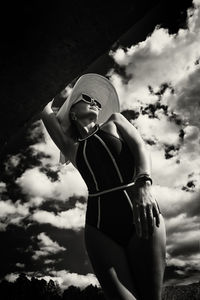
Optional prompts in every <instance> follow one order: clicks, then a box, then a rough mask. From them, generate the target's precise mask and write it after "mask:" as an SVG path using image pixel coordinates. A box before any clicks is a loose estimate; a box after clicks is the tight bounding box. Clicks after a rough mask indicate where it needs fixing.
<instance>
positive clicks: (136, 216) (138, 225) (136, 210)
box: [133, 204, 142, 237]
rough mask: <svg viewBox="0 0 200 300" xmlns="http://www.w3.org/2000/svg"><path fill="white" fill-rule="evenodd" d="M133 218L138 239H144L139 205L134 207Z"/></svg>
mask: <svg viewBox="0 0 200 300" xmlns="http://www.w3.org/2000/svg"><path fill="white" fill-rule="evenodd" d="M133 218H134V223H135V230H136V234H137V236H138V237H142V226H141V218H140V209H139V204H135V205H134V206H133Z"/></svg>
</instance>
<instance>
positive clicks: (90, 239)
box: [85, 225, 136, 300]
mask: <svg viewBox="0 0 200 300" xmlns="http://www.w3.org/2000/svg"><path fill="white" fill-rule="evenodd" d="M85 243H86V248H87V252H88V256H89V258H90V261H91V264H92V266H93V269H94V272H95V274H96V276H97V279H98V280H99V283H100V285H101V287H102V289H103V291H104V292H105V295H106V296H107V298H108V299H109V300H136V297H135V296H134V295H136V291H135V290H136V289H135V287H134V285H133V282H134V281H133V278H132V274H131V273H130V270H129V266H128V262H127V257H126V254H125V250H124V248H123V247H122V246H120V245H119V244H118V243H116V242H115V241H113V240H112V239H111V238H109V237H108V236H107V235H105V234H103V233H102V232H101V231H99V230H98V229H96V228H95V227H93V226H90V225H86V228H85Z"/></svg>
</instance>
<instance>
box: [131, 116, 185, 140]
mask: <svg viewBox="0 0 200 300" xmlns="http://www.w3.org/2000/svg"><path fill="white" fill-rule="evenodd" d="M159 117H160V118H159V119H157V118H149V117H148V116H147V115H142V114H141V115H140V116H139V117H138V119H136V120H135V121H134V123H135V124H136V126H137V127H138V130H139V132H140V134H141V135H142V137H143V138H144V139H151V140H153V141H154V142H156V143H161V144H166V145H176V144H178V143H179V131H180V126H177V125H176V124H175V123H173V122H170V121H169V120H168V119H167V117H166V116H165V115H160V116H159Z"/></svg>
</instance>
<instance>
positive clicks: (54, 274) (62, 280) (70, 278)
mask: <svg viewBox="0 0 200 300" xmlns="http://www.w3.org/2000/svg"><path fill="white" fill-rule="evenodd" d="M18 276H19V274H18V273H11V274H7V275H6V276H5V277H4V278H5V279H6V280H7V281H9V282H14V281H15V280H16V279H17V277H18ZM26 276H27V278H28V279H29V280H30V279H31V277H32V276H34V277H35V278H37V279H39V280H41V279H44V280H46V281H47V282H49V280H53V281H55V282H58V284H59V285H60V287H61V289H62V290H65V289H67V288H68V287H69V286H71V285H73V286H76V287H80V288H81V289H84V288H86V287H87V286H88V285H90V284H92V285H93V286H98V287H99V286H100V285H99V282H98V280H97V278H96V276H95V275H94V274H92V273H88V274H86V275H82V274H77V273H70V272H69V271H67V270H60V271H52V270H49V275H46V276H43V275H42V274H38V275H36V274H35V273H32V272H29V273H27V274H26Z"/></svg>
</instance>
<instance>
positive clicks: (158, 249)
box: [127, 215, 166, 300]
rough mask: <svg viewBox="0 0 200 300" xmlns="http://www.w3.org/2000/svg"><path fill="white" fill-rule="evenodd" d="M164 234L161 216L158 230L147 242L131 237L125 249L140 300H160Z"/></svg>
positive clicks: (135, 236)
mask: <svg viewBox="0 0 200 300" xmlns="http://www.w3.org/2000/svg"><path fill="white" fill-rule="evenodd" d="M165 248H166V233H165V224H164V220H163V217H162V215H160V226H159V228H158V227H156V225H154V233H153V235H152V237H151V238H149V239H148V240H145V239H141V238H138V237H137V235H136V234H134V235H133V236H132V238H131V239H130V241H129V245H128V247H127V257H128V261H129V266H130V268H131V270H132V272H133V274H134V275H135V278H136V286H137V288H138V290H139V293H140V297H139V299H141V300H147V299H148V300H160V299H161V291H162V283H163V275H164V270H165Z"/></svg>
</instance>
